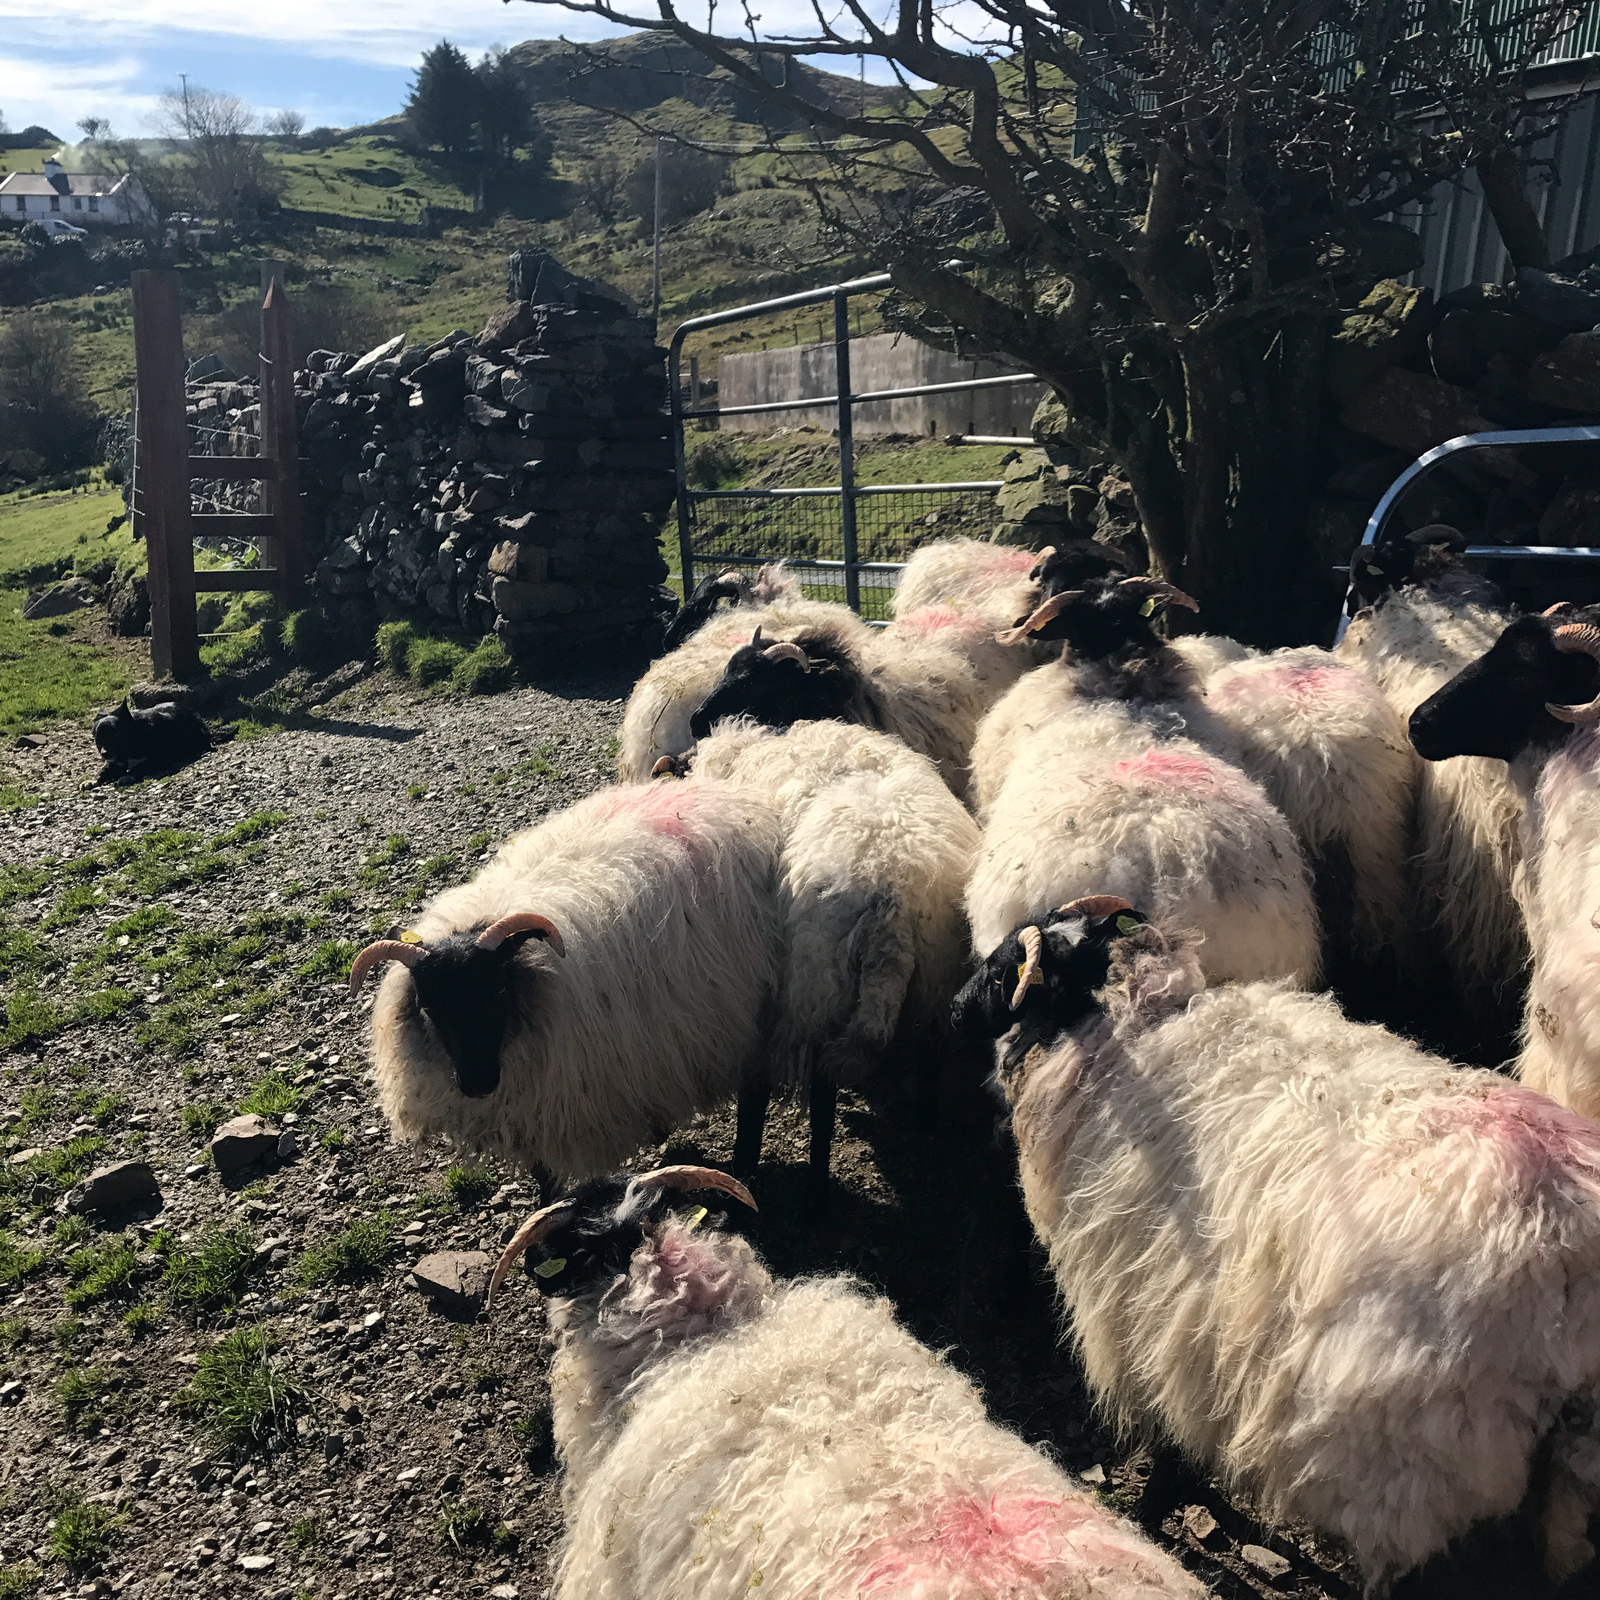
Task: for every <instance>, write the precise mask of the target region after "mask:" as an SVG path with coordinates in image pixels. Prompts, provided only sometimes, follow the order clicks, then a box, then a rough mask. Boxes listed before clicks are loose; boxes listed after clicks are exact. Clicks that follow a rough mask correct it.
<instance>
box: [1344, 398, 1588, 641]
mask: <svg viewBox="0 0 1600 1600" xmlns="http://www.w3.org/2000/svg"><path fill="white" fill-rule="evenodd" d="M1530 444H1600V428H1596V427H1570V428H1506V429H1499V430H1496V431H1494V432H1491V433H1463V434H1460V435H1458V436H1457V437H1456V438H1454V439H1446V440H1445V442H1444V443H1443V444H1441V445H1436V446H1434V448H1433V449H1432V450H1429V451H1428V452H1427V453H1426V454H1424V455H1420V456H1418V457H1417V459H1416V460H1415V461H1413V462H1412V463H1411V465H1410V466H1409V467H1407V468H1406V470H1405V471H1404V472H1402V473H1401V474H1400V476H1399V477H1398V478H1396V479H1395V480H1394V482H1393V483H1391V484H1390V485H1389V487H1388V488H1387V489H1386V490H1385V491H1384V495H1383V498H1382V499H1381V500H1380V501H1379V502H1378V504H1377V506H1376V507H1375V508H1374V510H1373V513H1372V515H1371V516H1370V517H1369V518H1368V519H1367V526H1366V528H1365V530H1364V531H1363V532H1362V535H1361V543H1360V544H1358V545H1357V546H1356V548H1355V554H1354V555H1353V556H1352V557H1351V558H1350V559H1351V563H1352V565H1353V564H1354V563H1355V562H1357V561H1359V560H1360V559H1361V552H1362V551H1363V550H1371V549H1372V548H1373V547H1374V546H1375V545H1376V544H1377V542H1378V540H1379V539H1380V538H1382V536H1383V530H1384V528H1385V527H1386V526H1387V524H1388V521H1389V514H1390V512H1392V511H1393V510H1394V508H1395V505H1396V503H1397V502H1398V501H1399V499H1400V497H1401V495H1403V494H1404V493H1405V492H1406V490H1407V489H1409V488H1410V487H1411V485H1412V484H1413V483H1415V482H1416V481H1417V479H1418V478H1420V477H1421V476H1422V475H1423V474H1424V473H1425V472H1431V471H1432V470H1433V469H1434V468H1435V467H1436V466H1438V465H1439V463H1440V462H1441V461H1444V460H1445V459H1446V458H1448V457H1450V456H1453V455H1459V454H1460V453H1461V452H1462V451H1464V450H1491V449H1494V448H1496V447H1497V446H1498V447H1510V446H1521V445H1530ZM1463 554H1464V555H1465V556H1467V557H1468V558H1469V559H1472V560H1479V561H1510V560H1517V559H1519V558H1526V559H1530V560H1536V561H1538V560H1543V561H1569V560H1570V561H1592V560H1594V559H1595V558H1596V557H1597V556H1600V550H1596V549H1594V548H1593V547H1592V546H1588V545H1583V546H1578V545H1574V546H1572V547H1571V548H1568V547H1566V546H1563V545H1495V544H1478V545H1469V546H1468V547H1467V549H1466V550H1465V551H1464V552H1463ZM1355 599H1356V587H1355V578H1354V575H1353V574H1352V577H1351V581H1350V585H1349V587H1348V588H1347V589H1346V591H1345V599H1344V613H1343V615H1342V616H1340V618H1339V630H1338V632H1337V633H1336V634H1335V635H1334V642H1335V644H1337V643H1338V642H1339V640H1341V639H1343V638H1344V636H1345V631H1346V630H1347V629H1348V628H1349V626H1350V618H1351V615H1352V609H1351V608H1352V606H1353V604H1354V602H1355Z"/></svg>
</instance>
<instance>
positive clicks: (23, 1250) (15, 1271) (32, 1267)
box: [0, 1232, 44, 1289]
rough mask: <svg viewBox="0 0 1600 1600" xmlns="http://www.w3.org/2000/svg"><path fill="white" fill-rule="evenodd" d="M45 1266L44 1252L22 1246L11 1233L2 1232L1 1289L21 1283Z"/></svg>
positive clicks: (0, 1237)
mask: <svg viewBox="0 0 1600 1600" xmlns="http://www.w3.org/2000/svg"><path fill="white" fill-rule="evenodd" d="M43 1264H44V1251H43V1250H35V1249H33V1248H32V1247H31V1246H28V1245H21V1244H18V1243H17V1242H16V1240H15V1239H13V1238H12V1237H11V1235H10V1234H9V1233H4V1232H0V1288H4V1289H9V1288H10V1287H11V1286H12V1285H13V1284H17V1283H21V1282H22V1280H23V1279H24V1278H26V1277H27V1276H28V1274H29V1273H31V1272H37V1271H38V1270H39V1268H40V1267H41V1266H42V1265H43Z"/></svg>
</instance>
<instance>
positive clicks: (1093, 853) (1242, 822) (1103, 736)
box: [966, 578, 1320, 983]
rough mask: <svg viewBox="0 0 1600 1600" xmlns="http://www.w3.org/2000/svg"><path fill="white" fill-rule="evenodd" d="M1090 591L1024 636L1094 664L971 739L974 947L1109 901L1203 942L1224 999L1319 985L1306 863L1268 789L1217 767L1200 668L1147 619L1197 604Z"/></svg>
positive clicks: (1113, 584)
mask: <svg viewBox="0 0 1600 1600" xmlns="http://www.w3.org/2000/svg"><path fill="white" fill-rule="evenodd" d="M1086 589H1087V591H1088V592H1087V593H1081V594H1080V593H1075V592H1071V591H1068V592H1064V593H1062V594H1058V595H1056V596H1054V597H1053V598H1052V599H1051V600H1049V601H1047V602H1045V603H1044V604H1043V605H1042V606H1041V607H1040V609H1039V611H1037V612H1035V613H1034V616H1033V617H1032V618H1030V619H1029V622H1028V623H1026V624H1024V625H1023V629H1024V630H1030V631H1031V630H1036V629H1041V628H1049V629H1052V630H1053V629H1056V628H1058V627H1059V629H1060V634H1061V636H1062V637H1066V638H1067V639H1068V642H1069V644H1070V645H1071V647H1072V649H1073V651H1074V652H1079V651H1081V652H1082V653H1083V656H1084V659H1083V660H1082V661H1081V662H1076V663H1073V662H1068V661H1067V660H1066V659H1063V661H1061V662H1059V663H1051V664H1050V665H1047V666H1043V667H1040V668H1038V669H1036V670H1035V671H1034V672H1032V673H1030V674H1029V675H1028V676H1027V677H1026V678H1024V679H1023V680H1022V681H1021V682H1020V683H1019V684H1018V685H1017V687H1016V688H1015V689H1013V690H1012V691H1011V693H1010V694H1009V695H1007V696H1006V697H1005V699H1003V700H1002V701H1001V702H1000V703H999V705H997V706H996V707H995V709H994V711H993V712H991V713H990V715H989V717H987V718H985V720H984V724H983V728H982V730H981V732H980V735H979V740H978V744H977V746H976V749H975V752H974V754H975V760H976V763H977V770H978V776H979V782H980V794H981V795H982V798H983V802H984V810H983V812H982V816H983V824H984V828H983V846H982V848H981V849H980V851H979V853H978V859H977V861H976V862H975V863H974V866H973V871H972V877H971V878H970V879H969V880H968V883H967V895H966V901H967V918H968V921H969V922H970V923H971V925H972V940H973V948H974V949H975V950H979V951H982V950H988V949H991V948H993V946H994V945H995V944H996V943H998V942H999V940H1000V939H1002V938H1003V937H1004V936H1005V934H1006V933H1007V931H1008V930H1009V929H1011V928H1014V927H1016V926H1017V925H1018V924H1019V923H1021V922H1024V921H1026V920H1027V919H1029V918H1031V917H1036V916H1042V915H1043V914H1044V912H1045V911H1046V909H1047V908H1048V907H1050V906H1052V905H1060V904H1061V903H1062V902H1063V901H1066V900H1073V899H1076V898H1078V897H1079V896H1081V895H1084V894H1087V893H1089V892H1091V891H1094V890H1097V889H1106V890H1109V891H1113V892H1115V893H1117V894H1120V895H1123V896H1125V897H1127V898H1128V899H1130V900H1135V901H1138V902H1140V903H1142V904H1146V905H1149V906H1151V907H1152V908H1153V909H1154V911H1155V912H1156V913H1157V914H1159V915H1160V916H1162V917H1163V918H1165V919H1169V920H1171V921H1172V922H1173V923H1175V924H1176V925H1177V926H1181V927H1186V928H1193V929H1195V930H1197V931H1198V932H1200V933H1202V934H1203V935H1204V944H1203V947H1202V954H1201V959H1202V961H1203V962H1204V964H1205V971H1206V975H1207V977H1208V978H1209V979H1210V980H1211V981H1212V982H1214V983H1225V982H1230V981H1248V980H1250V979H1254V978H1275V977H1283V978H1292V979H1294V980H1295V981H1297V982H1302V983H1309V982H1311V981H1312V980H1313V979H1314V978H1315V977H1316V976H1317V973H1318V970H1319V964H1320V951H1319V932H1318V922H1317V915H1316V909H1315V905H1314V903H1313V900H1312V893H1311V883H1310V877H1309V874H1308V872H1307V869H1306V863H1305V860H1304V859H1303V857H1302V855H1301V852H1300V847H1299V845H1298V844H1297V842H1296V840H1295V838H1294V835H1293V833H1292V832H1291V830H1290V828H1289V825H1288V823H1287V822H1286V821H1285V819H1284V817H1283V814H1282V813H1281V812H1280V811H1279V810H1278V809H1277V807H1275V806H1274V805H1273V804H1272V802H1271V801H1270V800H1269V799H1268V797H1267V795H1266V794H1265V792H1264V791H1263V790H1262V788H1261V786H1260V785H1259V784H1258V783H1257V782H1255V781H1254V780H1253V779H1252V778H1251V777H1250V776H1249V775H1248V774H1246V773H1245V772H1244V771H1243V770H1242V769H1241V768H1240V767H1239V766H1237V765H1235V764H1234V763H1233V762H1231V761H1228V760H1227V759H1225V758H1224V757H1223V756H1221V755H1219V754H1218V753H1217V750H1216V746H1217V745H1224V746H1225V745H1226V739H1225V736H1224V735H1223V733H1221V732H1220V731H1219V730H1218V728H1217V725H1216V720H1215V719H1214V718H1213V717H1211V715H1210V713H1209V712H1208V711H1207V709H1206V707H1205V704H1204V702H1203V700H1202V699H1201V697H1200V696H1199V695H1198V693H1197V692H1196V687H1197V679H1196V674H1195V672H1194V669H1193V668H1192V667H1191V666H1190V665H1189V664H1188V663H1187V662H1186V661H1183V660H1182V659H1181V658H1179V657H1178V656H1176V655H1175V654H1173V653H1172V652H1171V651H1169V650H1167V649H1166V647H1165V646H1164V645H1163V644H1162V643H1161V641H1160V640H1158V639H1157V638H1156V637H1155V635H1154V633H1153V632H1152V631H1151V630H1150V626H1149V620H1148V617H1147V616H1146V615H1145V610H1146V607H1147V606H1153V605H1154V604H1156V603H1159V602H1161V601H1163V600H1165V601H1168V602H1171V603H1174V604H1184V603H1189V604H1192V602H1189V601H1188V597H1187V596H1186V595H1182V594H1181V593H1180V592H1179V591H1177V590H1174V589H1173V588H1172V586H1171V585H1170V584H1164V583H1158V582H1157V581H1156V580H1154V579H1150V578H1137V579H1125V580H1122V581H1120V582H1119V581H1117V580H1115V579H1111V580H1092V581H1091V582H1090V584H1088V585H1086ZM1191 734H1192V735H1193V736H1190V735H1191ZM1201 734H1203V735H1204V736H1205V739H1204V742H1202V740H1201V738H1200V735H1201ZM1002 758H1003V759H1002ZM997 773H998V774H1000V777H999V782H998V784H996V783H995V778H996V774H997ZM988 786H992V787H988Z"/></svg>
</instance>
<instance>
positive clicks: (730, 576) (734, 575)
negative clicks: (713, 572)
mask: <svg viewBox="0 0 1600 1600" xmlns="http://www.w3.org/2000/svg"><path fill="white" fill-rule="evenodd" d="M717 582H718V583H731V584H732V585H733V586H734V588H736V589H737V588H738V587H739V569H738V568H737V567H729V568H728V570H727V571H726V572H719V573H718V574H717Z"/></svg>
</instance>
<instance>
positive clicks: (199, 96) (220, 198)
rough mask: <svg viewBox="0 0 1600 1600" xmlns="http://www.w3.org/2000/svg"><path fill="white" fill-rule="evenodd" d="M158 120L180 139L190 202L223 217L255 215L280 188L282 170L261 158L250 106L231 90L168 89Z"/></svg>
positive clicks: (232, 219)
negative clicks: (181, 91)
mask: <svg viewBox="0 0 1600 1600" xmlns="http://www.w3.org/2000/svg"><path fill="white" fill-rule="evenodd" d="M161 123H162V126H163V129H164V131H165V132H166V133H167V135H168V136H169V137H170V138H173V139H179V140H182V141H184V146H185V148H184V149H183V151H182V153H181V155H180V160H179V166H180V170H181V171H182V173H183V174H184V176H185V178H186V179H187V184H188V189H189V192H190V198H191V201H192V203H193V204H195V205H197V206H199V207H200V208H201V209H202V210H205V211H208V212H210V213H212V214H213V215H214V216H216V217H217V218H218V219H219V220H221V221H224V222H238V221H243V220H246V219H248V218H252V217H256V216H259V215H260V213H261V208H262V206H263V204H264V203H266V202H268V201H270V200H273V199H275V198H276V197H277V196H278V195H279V194H280V193H281V192H282V190H283V184H284V178H283V173H282V171H281V170H280V169H279V168H278V167H276V166H274V165H273V164H272V162H270V161H269V160H268V159H267V153H266V146H265V144H264V142H263V140H262V138H261V134H260V131H259V124H258V122H257V118H256V114H255V112H254V111H253V110H252V109H251V108H250V107H249V106H248V105H246V104H245V102H244V101H243V100H241V99H240V98H239V96H238V95H236V94H228V93H226V92H223V91H219V90H216V89H202V88H199V87H196V86H192V85H191V87H190V88H189V91H188V93H186V94H180V93H179V92H178V91H177V90H168V91H167V92H166V93H165V94H164V95H162V97H161Z"/></svg>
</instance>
